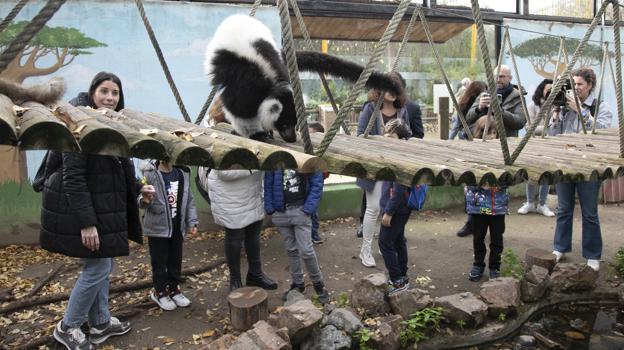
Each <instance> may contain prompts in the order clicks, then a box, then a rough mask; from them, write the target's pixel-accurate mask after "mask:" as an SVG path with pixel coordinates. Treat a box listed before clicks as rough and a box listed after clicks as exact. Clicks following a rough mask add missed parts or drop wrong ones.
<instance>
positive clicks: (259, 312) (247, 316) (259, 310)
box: [227, 287, 269, 331]
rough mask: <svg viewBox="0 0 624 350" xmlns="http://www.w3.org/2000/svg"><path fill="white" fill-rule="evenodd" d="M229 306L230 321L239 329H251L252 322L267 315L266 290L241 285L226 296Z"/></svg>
mask: <svg viewBox="0 0 624 350" xmlns="http://www.w3.org/2000/svg"><path fill="white" fill-rule="evenodd" d="M227 300H228V304H229V306H230V323H231V324H232V327H233V328H234V329H236V330H239V331H246V330H248V329H251V327H252V326H253V325H254V323H256V322H258V321H260V320H266V319H267V318H268V317H269V302H268V294H267V292H266V291H265V290H264V289H262V288H258V287H243V288H238V289H235V290H233V291H232V292H230V294H228V296H227Z"/></svg>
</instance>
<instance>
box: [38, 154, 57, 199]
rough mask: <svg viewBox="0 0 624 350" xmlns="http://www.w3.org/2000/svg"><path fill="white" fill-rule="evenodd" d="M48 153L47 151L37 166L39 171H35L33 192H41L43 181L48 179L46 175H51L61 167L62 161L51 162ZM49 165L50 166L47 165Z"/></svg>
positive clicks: (54, 159) (53, 160)
mask: <svg viewBox="0 0 624 350" xmlns="http://www.w3.org/2000/svg"><path fill="white" fill-rule="evenodd" d="M50 152H51V151H47V152H46V154H45V155H44V156H43V159H42V160H41V164H40V165H39V169H37V173H36V174H35V177H34V178H33V181H32V188H33V190H34V191H35V192H42V191H43V188H44V185H45V180H46V179H47V178H48V175H51V174H53V173H54V172H55V171H57V170H58V169H59V168H61V167H62V166H63V162H62V160H60V161H59V159H58V158H53V159H52V160H51V157H50ZM48 163H50V164H48Z"/></svg>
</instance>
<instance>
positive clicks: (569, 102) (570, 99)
mask: <svg viewBox="0 0 624 350" xmlns="http://www.w3.org/2000/svg"><path fill="white" fill-rule="evenodd" d="M579 105H580V103H579ZM566 106H567V107H568V109H569V110H571V111H574V112H575V113H576V114H578V113H579V110H578V108H577V107H576V101H574V95H572V94H566Z"/></svg>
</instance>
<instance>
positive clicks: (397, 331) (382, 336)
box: [372, 315, 403, 350]
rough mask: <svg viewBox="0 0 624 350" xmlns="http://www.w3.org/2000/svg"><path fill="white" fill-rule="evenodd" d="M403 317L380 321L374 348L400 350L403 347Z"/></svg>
mask: <svg viewBox="0 0 624 350" xmlns="http://www.w3.org/2000/svg"><path fill="white" fill-rule="evenodd" d="M402 321H403V317H401V315H390V316H386V317H382V318H380V319H379V326H378V327H377V331H376V332H375V333H374V335H373V338H372V340H373V343H374V344H375V346H374V348H376V349H384V350H398V349H399V348H400V347H401V329H402V327H401V322H402Z"/></svg>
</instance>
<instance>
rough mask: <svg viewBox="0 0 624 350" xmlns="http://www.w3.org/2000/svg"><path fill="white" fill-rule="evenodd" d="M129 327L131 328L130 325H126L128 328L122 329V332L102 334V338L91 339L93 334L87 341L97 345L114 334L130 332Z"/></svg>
mask: <svg viewBox="0 0 624 350" xmlns="http://www.w3.org/2000/svg"><path fill="white" fill-rule="evenodd" d="M131 329H132V326H130V327H128V329H126V330H125V331H123V332H115V333H109V334H107V335H105V336H104V337H102V338H95V339H93V336H91V337H90V339H89V341H90V342H91V344H95V345H97V344H102V343H103V342H105V341H106V340H108V338H110V337H114V336H116V335H124V334H126V333H128V332H130V330H131Z"/></svg>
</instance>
